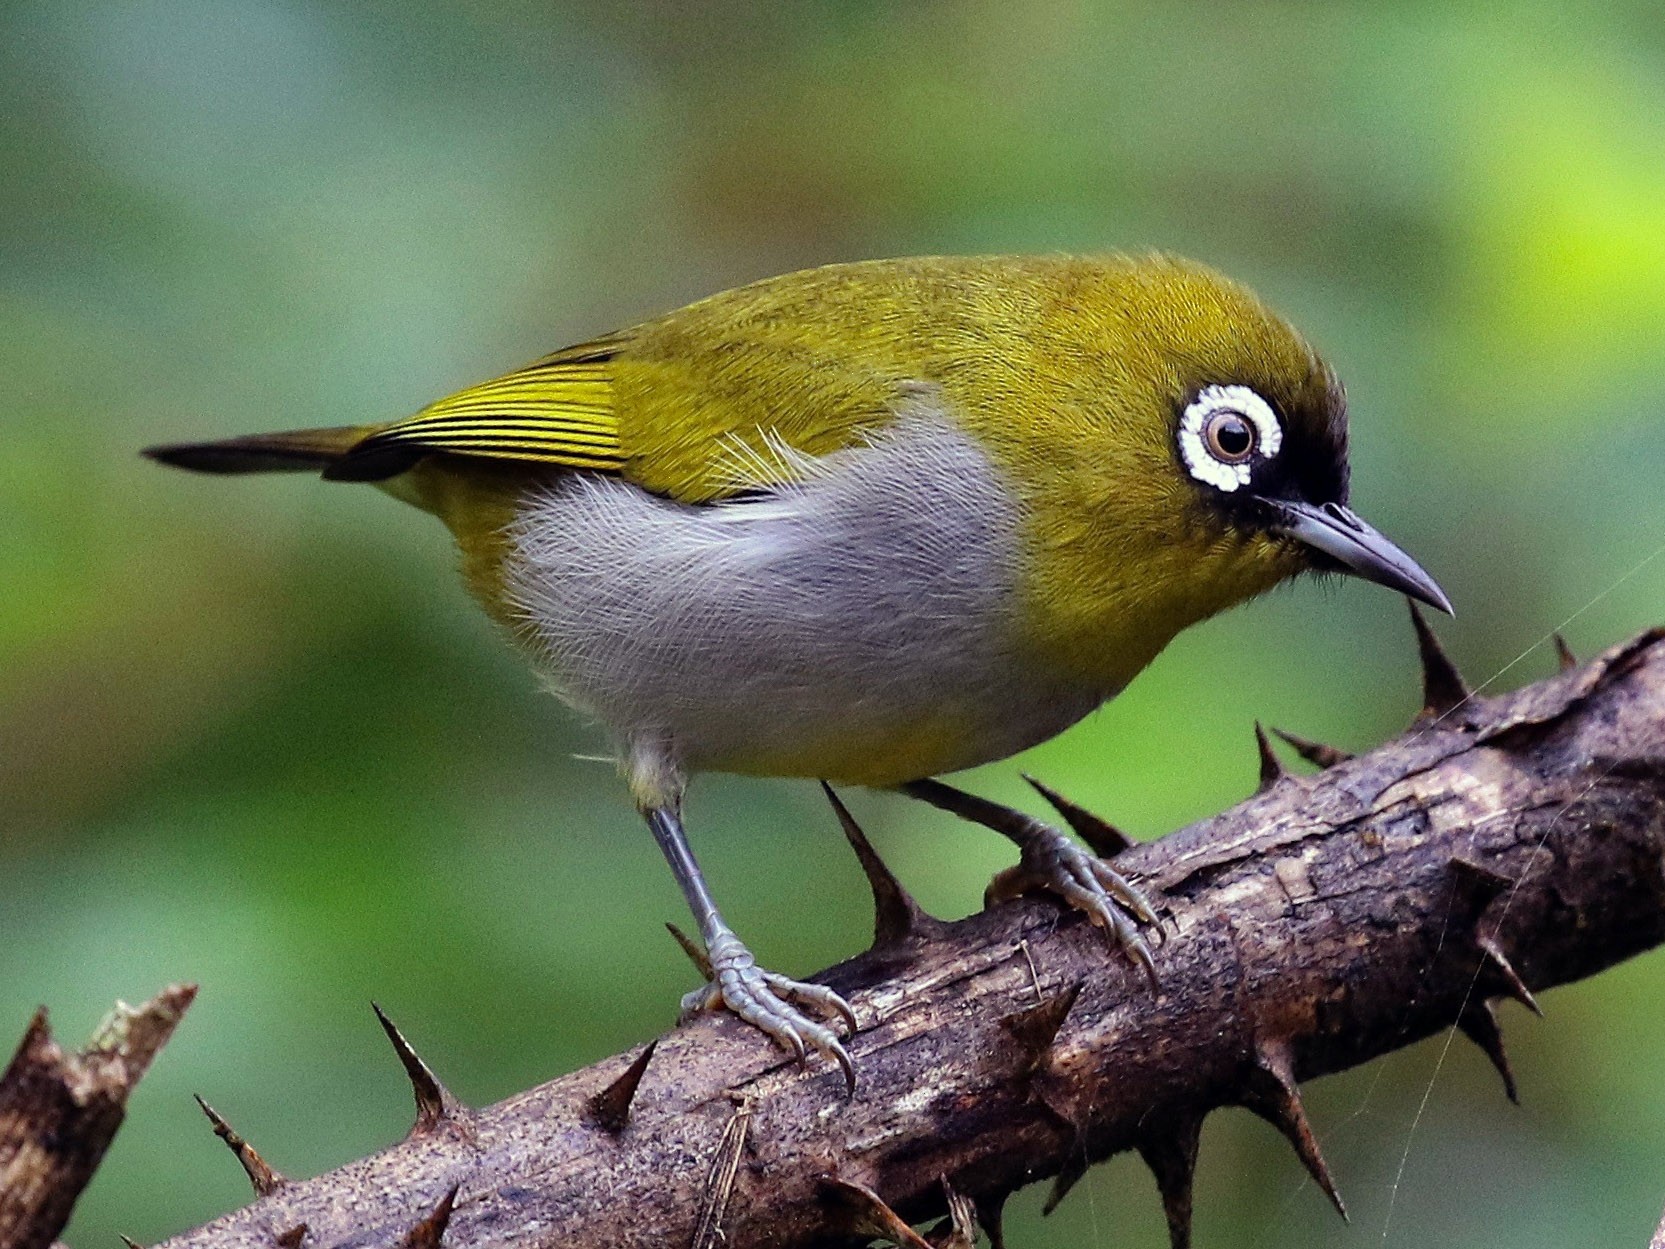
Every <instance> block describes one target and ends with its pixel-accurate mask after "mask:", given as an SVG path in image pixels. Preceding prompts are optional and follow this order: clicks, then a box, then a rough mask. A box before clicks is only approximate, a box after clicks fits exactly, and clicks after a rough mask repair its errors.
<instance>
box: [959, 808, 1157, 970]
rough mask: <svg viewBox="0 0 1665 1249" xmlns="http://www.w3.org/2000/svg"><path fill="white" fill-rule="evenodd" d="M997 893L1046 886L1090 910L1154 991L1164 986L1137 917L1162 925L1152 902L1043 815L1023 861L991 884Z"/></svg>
mask: <svg viewBox="0 0 1665 1249" xmlns="http://www.w3.org/2000/svg"><path fill="white" fill-rule="evenodd" d="M989 889H990V894H991V896H993V897H1001V896H1011V895H1013V894H1016V893H1022V892H1027V891H1029V890H1032V889H1043V890H1045V891H1047V892H1048V893H1052V894H1055V895H1057V896H1058V897H1060V898H1062V899H1063V900H1064V901H1065V902H1067V903H1068V904H1069V905H1070V906H1072V907H1074V908H1075V909H1076V910H1078V911H1085V912H1086V914H1087V918H1088V919H1089V920H1091V921H1092V923H1093V924H1095V925H1096V926H1098V927H1099V928H1102V929H1103V930H1104V932H1105V935H1106V936H1108V937H1109V938H1110V940H1111V941H1112V942H1113V943H1114V944H1115V945H1117V946H1119V947H1120V948H1121V949H1123V950H1126V951H1127V952H1128V954H1129V955H1131V956H1132V957H1133V959H1134V960H1135V961H1136V962H1137V963H1138V964H1139V966H1140V967H1141V968H1142V969H1143V970H1144V973H1145V976H1146V978H1147V979H1149V981H1150V984H1151V989H1152V991H1155V990H1156V989H1157V988H1158V987H1159V985H1158V982H1157V978H1156V963H1155V961H1154V960H1153V959H1152V957H1151V952H1150V946H1149V945H1148V944H1146V942H1145V939H1144V937H1143V936H1141V935H1140V933H1139V928H1138V925H1137V924H1135V923H1134V920H1139V921H1140V922H1142V923H1146V924H1150V925H1153V926H1158V927H1157V930H1158V931H1160V927H1159V920H1158V918H1157V915H1156V911H1155V909H1154V908H1153V907H1152V906H1151V904H1150V901H1149V900H1148V899H1147V898H1146V897H1145V895H1144V894H1143V893H1142V892H1140V890H1139V889H1138V888H1137V886H1135V885H1133V884H1132V883H1131V882H1130V881H1129V880H1128V879H1127V878H1126V877H1124V876H1123V875H1122V874H1121V873H1120V872H1118V871H1116V869H1115V868H1113V867H1111V866H1110V864H1108V863H1106V862H1105V861H1104V860H1103V859H1101V858H1099V857H1098V856H1096V855H1094V854H1091V853H1089V852H1088V851H1086V850H1084V849H1082V848H1081V847H1080V846H1078V845H1076V844H1075V843H1074V842H1073V841H1071V840H1070V839H1069V838H1068V837H1066V836H1065V835H1064V834H1063V833H1062V832H1060V831H1059V830H1057V829H1055V828H1053V827H1051V826H1050V825H1048V824H1043V823H1041V822H1040V821H1039V820H1037V821H1035V823H1034V825H1033V827H1032V828H1031V829H1030V830H1029V835H1028V836H1027V837H1026V838H1025V840H1024V842H1023V858H1022V861H1021V862H1020V863H1019V864H1018V866H1017V867H1016V868H1014V869H1011V870H1010V871H1008V872H1003V873H1001V875H1000V876H997V877H996V878H995V880H994V883H993V884H991V885H990V887H989Z"/></svg>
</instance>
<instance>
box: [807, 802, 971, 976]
mask: <svg viewBox="0 0 1665 1249" xmlns="http://www.w3.org/2000/svg"><path fill="white" fill-rule="evenodd" d="M821 792H822V793H824V794H826V796H827V801H828V802H829V803H831V804H832V809H833V814H834V815H836V816H837V817H838V826H839V827H840V828H842V829H843V830H844V838H845V840H846V841H848V842H849V843H850V849H852V850H854V851H855V852H856V860H857V861H858V862H859V863H860V864H861V870H862V874H863V875H865V876H866V877H867V884H868V887H869V888H870V889H872V891H873V948H874V949H875V950H878V949H884V948H886V947H889V946H896V945H900V944H902V943H903V942H904V941H906V940H907V939H908V938H909V937H918V936H924V935H926V934H927V933H928V932H931V931H934V930H936V929H940V928H941V927H942V924H941V921H940V920H937V919H935V918H934V917H932V916H930V915H927V914H926V913H925V911H924V910H923V909H922V908H921V907H920V905H919V903H917V902H915V901H914V900H913V896H912V895H911V894H910V893H908V891H907V890H906V889H904V888H903V887H902V882H901V881H899V880H897V879H896V875H895V873H893V872H892V871H891V870H890V868H888V867H887V866H885V861H884V860H883V859H881V858H880V857H879V852H878V851H877V850H875V849H873V843H872V842H870V841H868V840H867V834H866V833H864V832H863V831H862V829H861V825H859V824H857V823H856V820H855V817H854V816H853V815H851V814H850V809H849V808H848V807H846V806H845V805H844V803H843V801H842V800H840V798H839V796H838V795H837V794H836V793H834V792H833V788H832V786H831V785H829V784H827V783H826V782H825V781H822V782H821Z"/></svg>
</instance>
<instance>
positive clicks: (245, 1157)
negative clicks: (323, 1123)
mask: <svg viewBox="0 0 1665 1249" xmlns="http://www.w3.org/2000/svg"><path fill="white" fill-rule="evenodd" d="M191 1096H192V1097H196V1100H197V1105H199V1106H201V1107H202V1113H203V1114H205V1115H207V1116H208V1122H209V1123H210V1124H212V1125H213V1128H214V1135H215V1136H217V1137H219V1138H220V1139H221V1140H222V1141H224V1142H225V1143H226V1146H227V1147H228V1148H229V1149H230V1150H231V1152H232V1154H233V1155H234V1156H235V1157H236V1159H237V1161H238V1163H239V1164H240V1165H241V1166H242V1168H243V1173H244V1174H245V1175H247V1176H248V1177H249V1183H250V1184H252V1185H253V1186H254V1195H255V1196H256V1197H265V1196H268V1195H270V1194H272V1193H275V1192H277V1190H278V1189H280V1188H282V1187H283V1186H284V1185H285V1184H287V1183H288V1182H289V1181H288V1180H287V1179H285V1178H284V1177H283V1175H281V1174H280V1173H279V1172H277V1171H274V1170H273V1169H272V1168H271V1166H269V1165H268V1164H267V1162H266V1160H265V1159H264V1158H262V1157H261V1156H260V1155H259V1153H257V1152H256V1151H255V1148H254V1146H253V1145H251V1144H249V1143H248V1142H247V1141H246V1140H244V1139H243V1138H242V1137H241V1136H239V1135H237V1133H236V1132H235V1131H233V1130H232V1127H231V1125H230V1124H229V1123H227V1122H226V1121H225V1119H224V1118H223V1117H222V1116H221V1115H220V1112H219V1111H217V1110H215V1109H214V1108H213V1107H212V1106H210V1105H209V1104H208V1103H207V1102H205V1101H203V1100H202V1098H201V1097H197V1095H196V1094H195V1093H193V1094H191Z"/></svg>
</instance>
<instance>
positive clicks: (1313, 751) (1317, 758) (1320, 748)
mask: <svg viewBox="0 0 1665 1249" xmlns="http://www.w3.org/2000/svg"><path fill="white" fill-rule="evenodd" d="M1272 732H1274V733H1276V734H1277V735H1278V736H1279V737H1281V738H1283V740H1284V741H1286V742H1288V743H1289V745H1290V748H1291V749H1293V750H1294V751H1295V753H1296V754H1298V755H1300V756H1301V758H1303V759H1305V760H1306V761H1307V762H1308V763H1310V764H1312V765H1313V766H1314V767H1316V768H1333V767H1335V765H1336V764H1338V763H1346V762H1347V761H1348V760H1349V759H1351V758H1352V757H1353V754H1352V752H1351V751H1347V750H1340V749H1338V748H1337V747H1335V746H1326V745H1325V744H1324V743H1323V742H1315V741H1312V740H1310V739H1308V738H1305V737H1298V736H1296V735H1295V734H1294V733H1285V732H1284V731H1283V730H1282V729H1273V730H1272Z"/></svg>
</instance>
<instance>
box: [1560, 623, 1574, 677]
mask: <svg viewBox="0 0 1665 1249" xmlns="http://www.w3.org/2000/svg"><path fill="white" fill-rule="evenodd" d="M1555 659H1556V662H1557V663H1559V664H1560V665H1561V671H1562V672H1570V671H1572V669H1574V668H1576V667H1578V656H1577V655H1575V654H1573V653H1572V647H1570V646H1568V645H1567V639H1566V638H1564V637H1562V636H1561V635H1560V633H1559V632H1558V633H1556V634H1555Z"/></svg>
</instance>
